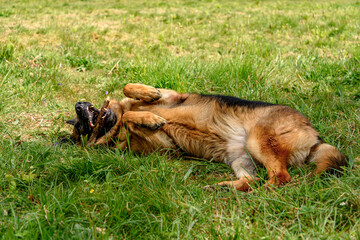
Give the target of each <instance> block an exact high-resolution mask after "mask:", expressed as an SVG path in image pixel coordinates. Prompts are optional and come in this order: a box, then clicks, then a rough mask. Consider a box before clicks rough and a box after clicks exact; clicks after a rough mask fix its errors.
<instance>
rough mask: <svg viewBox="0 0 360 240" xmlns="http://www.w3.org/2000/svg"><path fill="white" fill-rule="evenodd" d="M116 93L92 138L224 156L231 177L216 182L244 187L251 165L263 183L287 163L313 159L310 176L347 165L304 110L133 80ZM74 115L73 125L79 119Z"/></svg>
mask: <svg viewBox="0 0 360 240" xmlns="http://www.w3.org/2000/svg"><path fill="white" fill-rule="evenodd" d="M124 94H125V95H126V96H127V98H125V99H123V100H122V101H120V102H116V101H113V102H111V105H110V106H109V109H110V110H111V111H113V113H114V115H115V116H116V118H117V120H116V123H114V124H112V123H111V124H108V125H113V126H112V127H111V129H110V130H109V131H106V134H105V135H104V136H100V137H99V138H98V140H97V142H96V144H109V143H110V142H111V141H115V142H117V147H120V148H122V149H124V148H126V147H127V146H130V147H131V149H132V151H135V152H145V153H149V152H151V151H154V150H155V149H169V148H172V149H177V148H180V149H181V151H183V152H185V153H186V154H189V155H192V156H195V157H199V158H204V159H209V160H215V161H218V162H224V163H226V164H227V165H229V166H230V167H231V168H232V169H233V170H234V172H235V175H236V177H237V178H238V180H235V181H225V182H221V183H218V185H221V186H231V187H235V188H236V189H237V190H241V191H247V190H248V189H249V188H250V184H251V183H253V182H255V181H257V180H258V178H256V165H257V164H261V165H263V166H265V168H266V169H267V171H268V177H269V179H268V181H267V183H266V184H267V185H281V184H285V183H287V182H289V181H290V179H291V177H290V175H289V173H288V171H287V168H288V166H291V165H293V166H301V165H303V164H305V163H306V162H315V163H316V166H317V167H316V173H317V174H320V173H322V172H324V171H341V169H342V167H343V166H346V165H347V160H346V157H345V156H344V155H343V154H341V153H340V152H339V151H338V150H337V149H336V148H335V147H333V146H331V145H329V144H326V143H324V142H323V141H322V140H321V138H320V137H319V134H318V132H317V131H316V130H315V129H314V128H313V127H312V125H311V123H310V121H309V120H308V119H307V118H306V117H305V116H303V115H302V114H301V113H299V112H297V111H295V110H294V109H292V108H290V107H287V106H282V105H274V104H270V103H264V102H255V101H247V100H242V99H239V98H235V97H229V96H219V95H198V94H180V93H177V92H175V91H172V90H167V89H155V88H152V87H149V86H145V85H141V84H128V85H126V86H125V88H124ZM77 115H78V120H77V122H76V121H75V123H74V124H76V123H78V122H79V120H80V119H79V114H77ZM110 115H111V114H109V116H110ZM87 121H89V120H87ZM105 121H106V123H107V120H105ZM83 122H84V121H83ZM89 125H91V124H89ZM74 132H75V133H76V131H75V130H74ZM125 133H126V134H125ZM76 134H77V135H79V133H76ZM76 134H75V135H76ZM126 135H127V136H128V138H126V137H125V136H126Z"/></svg>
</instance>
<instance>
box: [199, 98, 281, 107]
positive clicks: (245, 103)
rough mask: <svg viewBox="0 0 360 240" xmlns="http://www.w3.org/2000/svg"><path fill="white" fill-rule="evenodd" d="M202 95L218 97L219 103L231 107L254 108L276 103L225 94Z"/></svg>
mask: <svg viewBox="0 0 360 240" xmlns="http://www.w3.org/2000/svg"><path fill="white" fill-rule="evenodd" d="M201 96H202V97H205V98H211V99H216V101H217V102H218V103H219V104H224V105H226V106H229V107H234V106H239V107H248V108H251V109H254V108H258V107H269V106H273V105H275V104H272V103H267V102H259V101H250V100H244V99H241V98H237V97H232V96H223V95H201Z"/></svg>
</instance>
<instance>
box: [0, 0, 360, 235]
mask: <svg viewBox="0 0 360 240" xmlns="http://www.w3.org/2000/svg"><path fill="white" fill-rule="evenodd" d="M0 5H1V8H0V117H1V121H0V179H1V180H0V210H1V211H0V238H4V239H14V238H24V239H34V238H42V239H48V238H55V239H67V238H75V239H79V238H80V239H89V238H90V239H95V238H98V239H109V238H113V239H141V238H143V239H149V238H150V239H153V238H154V239H169V238H174V239H194V238H197V239H259V238H262V239H278V238H281V239H339V238H341V239H359V238H360V220H359V219H360V198H359V196H360V171H359V164H358V160H359V158H360V150H359V149H360V143H359V139H360V130H359V129H360V45H359V42H360V39H359V36H360V20H359V16H360V2H359V1H346V0H338V1H320V0H319V1H285V0H284V1H272V0H268V1H215V0H208V1H205V0H203V1H191V0H187V1H162V0H150V1H145V0H143V1H141V0H137V1H129V0H124V1H5V0H0ZM129 82H142V83H144V84H149V85H153V86H156V87H166V88H172V89H175V90H177V91H180V92H201V93H216V94H227V95H233V96H238V97H242V98H246V99H253V100H262V101H269V102H273V103H281V104H286V105H289V106H291V107H293V108H295V109H297V110H299V111H301V112H302V113H304V114H305V115H306V116H308V117H309V118H310V119H311V122H312V123H313V125H314V126H315V128H316V129H317V130H318V131H319V132H320V134H321V136H322V137H323V139H324V140H325V141H327V142H329V143H331V144H333V145H335V146H337V147H338V148H339V149H340V150H341V151H342V152H343V153H344V154H346V155H348V156H349V161H350V164H351V166H353V167H354V168H353V169H351V170H349V169H348V170H347V171H346V172H345V174H344V175H343V176H341V177H336V176H323V177H321V178H320V177H309V176H308V173H309V171H310V170H312V169H313V166H306V167H304V168H300V169H299V168H297V169H290V174H291V175H292V177H293V180H292V182H291V183H289V184H288V185H286V186H284V187H280V188H276V189H275V190H274V191H266V190H265V189H262V188H259V189H256V190H255V191H254V193H251V194H248V193H241V192H234V191H231V190H230V191H224V190H215V191H203V190H202V187H203V186H205V185H208V184H213V183H216V182H219V181H223V180H226V179H228V180H229V179H232V178H234V175H233V173H232V171H231V169H229V168H228V167H227V166H225V165H223V164H216V163H212V162H207V161H195V160H189V159H187V160H186V159H183V158H175V159H174V158H172V157H170V156H163V155H160V154H159V153H154V154H152V155H150V156H134V155H133V154H131V153H129V152H119V151H117V150H115V151H113V150H108V149H103V148H97V149H87V148H79V147H76V146H74V145H71V144H69V143H64V144H61V142H60V139H62V138H63V137H65V138H66V137H68V136H69V134H70V131H71V128H70V127H69V126H66V124H65V121H66V120H68V119H70V118H73V117H74V104H75V102H77V101H79V100H87V101H90V102H93V103H96V104H97V105H100V104H101V103H102V102H103V100H104V99H105V98H106V97H110V98H118V99H121V97H122V96H123V95H122V87H123V86H125V84H126V83H129ZM259 176H260V178H262V179H266V171H265V170H264V169H259Z"/></svg>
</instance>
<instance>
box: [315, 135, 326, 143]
mask: <svg viewBox="0 0 360 240" xmlns="http://www.w3.org/2000/svg"><path fill="white" fill-rule="evenodd" d="M317 139H318V140H319V143H325V141H324V140H322V138H321V137H320V136H317Z"/></svg>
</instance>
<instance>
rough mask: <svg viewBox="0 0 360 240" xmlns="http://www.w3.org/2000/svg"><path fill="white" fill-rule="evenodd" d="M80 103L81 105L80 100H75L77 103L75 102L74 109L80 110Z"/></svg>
mask: <svg viewBox="0 0 360 240" xmlns="http://www.w3.org/2000/svg"><path fill="white" fill-rule="evenodd" d="M81 105H82V102H77V103H76V104H75V110H76V111H80V110H81Z"/></svg>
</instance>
